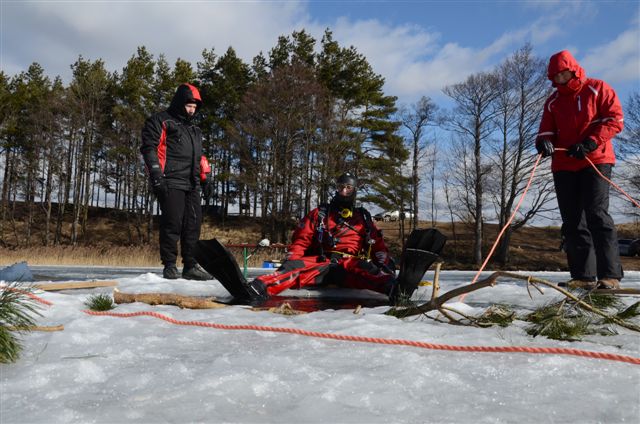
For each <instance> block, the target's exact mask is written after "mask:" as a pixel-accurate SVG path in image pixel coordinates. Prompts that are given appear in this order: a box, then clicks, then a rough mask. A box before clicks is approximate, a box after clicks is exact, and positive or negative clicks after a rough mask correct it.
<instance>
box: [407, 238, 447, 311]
mask: <svg viewBox="0 0 640 424" xmlns="http://www.w3.org/2000/svg"><path fill="white" fill-rule="evenodd" d="M446 242H447V237H446V236H445V235H444V234H442V233H441V232H440V231H438V230H436V229H435V228H428V229H416V230H413V231H412V232H411V234H410V235H409V238H408V239H407V243H406V245H405V248H404V250H403V251H402V256H401V258H400V273H399V274H398V297H399V298H403V299H409V298H410V297H411V295H412V294H413V292H414V291H415V290H416V289H417V288H418V284H419V283H420V280H422V277H424V274H425V273H426V272H427V270H428V269H429V267H430V266H431V265H432V264H433V263H434V262H435V261H436V260H437V259H438V258H439V256H438V255H439V254H440V252H441V251H442V248H443V247H444V245H445V243H446Z"/></svg>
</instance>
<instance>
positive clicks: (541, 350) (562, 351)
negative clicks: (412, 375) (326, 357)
mask: <svg viewBox="0 0 640 424" xmlns="http://www.w3.org/2000/svg"><path fill="white" fill-rule="evenodd" d="M84 312H85V313H87V314H89V315H95V316H110V317H118V318H132V317H139V316H150V317H153V318H158V319H161V320H163V321H166V322H169V323H171V324H175V325H186V326H195V327H207V328H216V329H219V330H252V331H269V332H273V333H288V334H296V335H299V336H306V337H318V338H321V339H332V340H341V341H350V342H361V343H377V344H385V345H396V346H398V345H399V346H412V347H419V348H423V349H432V350H448V351H454V352H486V353H532V354H548V355H572V356H579V357H582V358H593V359H604V360H608V361H618V362H625V363H628V364H633V365H640V358H634V357H633V356H626V355H617V354H614V353H605V352H593V351H588V350H581V349H568V348H560V347H558V348H554V347H527V346H454V345H446V344H435V343H426V342H417V341H412V340H403V339H384V338H379V337H364V336H350V335H347V334H333V333H320V332H317V331H308V330H300V329H297V328H286V327H269V326H263V325H229V324H216V323H211V322H202V321H181V320H177V319H174V318H171V317H169V316H166V315H163V314H159V313H157V312H146V311H141V312H130V313H116V312H97V311H90V310H85V311H84Z"/></svg>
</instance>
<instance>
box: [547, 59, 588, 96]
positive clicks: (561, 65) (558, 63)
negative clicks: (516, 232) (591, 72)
mask: <svg viewBox="0 0 640 424" xmlns="http://www.w3.org/2000/svg"><path fill="white" fill-rule="evenodd" d="M565 70H569V71H572V72H573V73H574V74H575V76H576V78H577V79H578V80H580V81H581V82H584V80H585V79H586V78H587V76H586V75H585V72H584V69H582V66H580V64H579V63H578V61H577V60H576V59H575V58H574V57H573V56H572V55H571V53H569V51H568V50H562V51H561V52H558V53H556V54H554V55H553V56H551V59H549V67H548V68H547V77H548V78H549V79H550V80H551V82H552V84H553V86H554V87H557V86H556V83H555V82H553V76H554V75H555V74H557V73H558V72H562V71H565Z"/></svg>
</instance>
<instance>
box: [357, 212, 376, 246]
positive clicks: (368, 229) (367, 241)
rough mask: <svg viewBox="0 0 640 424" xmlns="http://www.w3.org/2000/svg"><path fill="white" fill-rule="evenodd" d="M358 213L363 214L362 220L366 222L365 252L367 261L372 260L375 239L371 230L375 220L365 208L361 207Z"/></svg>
mask: <svg viewBox="0 0 640 424" xmlns="http://www.w3.org/2000/svg"><path fill="white" fill-rule="evenodd" d="M358 211H360V213H361V214H362V220H363V221H364V229H365V239H364V243H365V246H364V248H363V250H364V251H365V252H366V259H370V258H371V247H373V243H374V241H373V239H372V238H371V230H372V229H373V219H372V218H371V213H370V212H369V211H368V210H366V209H365V208H363V207H359V208H358Z"/></svg>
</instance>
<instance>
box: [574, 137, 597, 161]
mask: <svg viewBox="0 0 640 424" xmlns="http://www.w3.org/2000/svg"><path fill="white" fill-rule="evenodd" d="M597 148H598V144H597V143H596V142H595V141H593V140H592V139H590V138H587V139H586V140H583V141H582V143H576V144H574V145H573V146H571V147H569V150H567V156H570V157H572V158H576V159H580V160H583V159H584V158H586V157H587V154H589V153H591V152H593V151H594V150H596V149H597Z"/></svg>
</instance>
